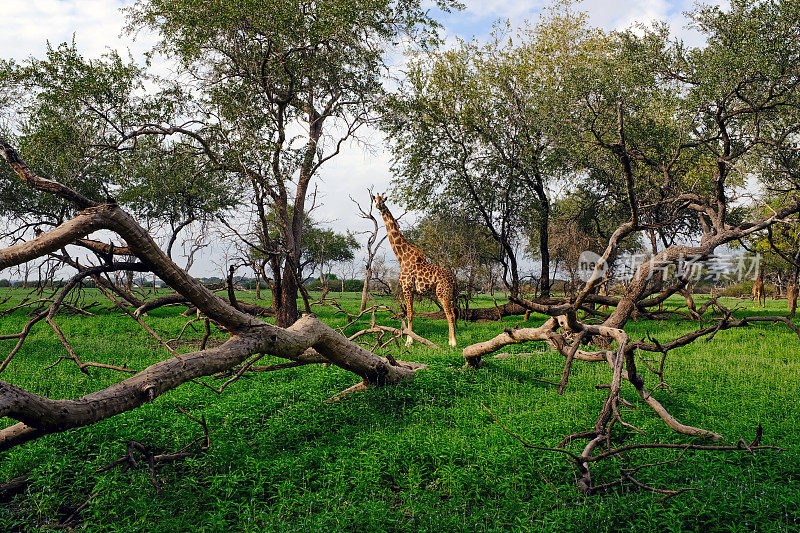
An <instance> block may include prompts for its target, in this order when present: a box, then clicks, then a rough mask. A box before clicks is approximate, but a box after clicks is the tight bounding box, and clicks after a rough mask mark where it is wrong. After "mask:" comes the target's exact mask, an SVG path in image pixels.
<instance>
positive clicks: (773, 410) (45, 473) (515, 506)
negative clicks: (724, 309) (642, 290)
mask: <svg viewBox="0 0 800 533" xmlns="http://www.w3.org/2000/svg"><path fill="white" fill-rule="evenodd" d="M9 291H10V290H9V289H0V301H2V299H4V298H5V297H6V296H7V295H9V294H11V292H9ZM21 294H22V293H21V292H20V291H18V290H17V291H16V292H14V298H13V299H12V300H11V301H9V302H7V303H6V304H4V305H3V306H2V308H4V309H7V308H8V307H10V306H11V305H12V303H13V302H14V301H18V299H19V298H20V297H21ZM332 296H334V297H336V298H339V299H341V301H342V303H343V305H344V306H345V307H347V308H350V309H355V308H356V307H357V305H358V295H356V294H348V293H345V294H344V295H338V294H334V295H332ZM241 297H242V298H245V299H247V298H251V299H252V295H242V296H241ZM86 298H87V301H92V300H94V299H99V297H98V296H97V293H94V292H93V291H89V293H88V294H87V296H86ZM737 302H738V301H736V300H728V301H727V303H728V304H730V305H735V304H736V303H737ZM744 302H745V303H746V301H744ZM387 303H388V301H387ZM673 303H674V304H675V305H679V304H680V303H681V301H678V300H675V301H674V302H673ZM785 303H786V302H785V301H779V302H773V301H769V302H768V308H767V310H766V312H765V311H761V313H763V314H776V313H784V312H785ZM477 305H491V300H488V299H487V300H485V301H483V302H479V303H478V304H477ZM428 309H429V310H433V307H432V305H430V304H429V305H428ZM181 310H182V309H180V308H165V309H161V310H157V311H154V312H151V313H150V315H149V316H148V317H146V319H145V320H146V322H147V323H148V324H149V325H150V326H151V327H152V328H153V329H155V330H156V331H157V332H158V333H159V334H161V335H163V336H164V337H166V338H169V337H171V336H175V334H176V333H177V331H179V330H180V328H181V327H182V325H183V324H184V323H185V321H186V319H185V318H184V317H182V316H180V315H179V312H180V311H181ZM419 310H425V306H424V305H423V306H421V308H420V309H419ZM315 311H316V312H317V313H318V315H319V316H320V318H322V319H323V320H325V321H326V322H328V323H330V324H332V325H336V324H341V323H342V318H341V316H334V314H333V310H332V309H331V308H329V307H315ZM745 313H748V314H754V313H756V311H753V310H749V311H745V310H742V311H738V312H737V315H739V316H743V315H744V314H745ZM97 315H98V316H97V317H75V316H68V315H61V316H59V317H58V318H57V321H58V323H59V324H60V325H61V327H62V328H63V329H64V332H65V333H66V335H67V336H68V338H70V339H71V341H72V342H73V346H74V347H75V348H76V350H77V351H78V353H79V354H80V355H81V356H82V357H84V359H85V360H91V361H96V362H108V363H114V364H122V363H125V364H127V365H128V366H129V367H132V368H136V369H141V368H144V367H145V366H147V365H148V364H150V363H152V362H154V361H157V360H159V359H163V358H165V357H167V353H166V351H165V350H163V349H160V348H159V346H158V345H157V343H156V342H155V341H154V340H153V339H151V338H150V337H149V336H148V335H147V334H146V333H145V332H144V331H142V330H141V328H140V327H139V326H138V325H137V324H135V323H134V322H133V321H132V320H130V319H129V318H127V317H120V316H118V315H119V314H118V313H116V312H113V311H98V312H97ZM26 319H27V316H26V315H25V314H24V312H22V311H19V312H16V313H14V314H12V315H8V316H3V317H0V334H7V333H13V332H17V331H19V329H20V328H21V327H22V325H23V324H24V322H25V320H26ZM542 320H543V317H541V316H535V315H534V316H532V317H531V319H530V321H529V323H528V325H538V324H540V323H541V322H542ZM520 321H521V317H509V318H507V319H506V320H505V321H504V322H500V323H487V324H464V323H459V327H458V332H457V336H458V341H459V347H458V348H457V349H449V348H447V326H446V323H445V322H444V321H435V320H425V319H420V320H418V321H416V323H415V330H416V331H417V332H418V333H420V334H421V335H423V336H425V337H427V338H430V339H431V340H433V341H434V342H436V343H437V344H439V345H440V346H443V347H445V349H444V350H443V351H441V352H439V351H435V350H433V349H429V348H425V347H422V346H419V345H415V346H414V347H412V348H411V349H410V350H408V351H407V350H405V349H402V350H401V349H400V348H399V347H394V348H392V350H393V351H392V353H394V354H395V355H396V356H397V357H398V358H402V359H406V360H413V361H421V362H425V363H428V364H429V367H428V369H426V370H425V371H423V372H421V373H419V374H418V375H417V377H416V378H415V379H414V380H412V381H409V382H407V383H403V384H401V385H399V386H396V387H388V388H382V389H375V390H369V391H367V392H364V393H360V394H357V395H355V396H352V397H350V398H348V399H347V400H345V401H342V402H338V403H334V404H328V403H324V400H325V399H326V398H328V397H330V396H332V395H333V394H335V393H337V392H338V391H341V390H342V389H345V388H347V387H348V386H350V385H353V384H355V383H356V382H357V379H356V378H355V377H354V376H353V375H351V374H348V373H346V372H344V371H342V370H339V369H337V368H335V367H330V368H324V367H322V366H319V365H314V366H307V367H301V368H294V369H288V370H284V371H281V372H273V373H263V374H256V375H248V376H247V377H245V378H243V379H242V380H241V381H240V382H238V383H236V384H234V385H233V386H231V387H230V388H228V389H226V391H225V392H224V393H223V394H222V395H221V396H220V395H217V394H215V393H214V392H213V391H211V390H209V389H207V388H205V387H201V386H199V385H195V384H189V385H185V386H183V387H181V388H179V389H177V390H175V391H173V392H171V393H168V394H165V395H164V396H161V397H159V398H157V399H156V401H155V402H154V403H153V404H150V405H146V406H144V407H142V408H140V409H137V410H135V411H132V412H128V413H125V414H122V415H120V416H117V417H115V418H112V419H109V420H106V421H103V422H100V423H98V424H95V425H93V426H90V427H87V428H80V429H77V430H71V431H67V432H64V433H61V434H58V435H51V436H48V437H45V438H43V439H40V440H38V441H36V442H33V443H29V444H27V445H23V446H21V447H19V448H18V449H15V450H12V451H10V452H6V453H3V454H0V481H2V480H7V479H10V478H12V477H14V476H18V475H21V474H23V473H26V472H30V473H31V475H32V484H31V485H30V487H29V489H28V490H27V492H26V493H24V494H20V495H18V496H17V497H16V498H15V499H14V500H13V501H12V502H10V503H8V504H4V505H3V506H2V507H0V530H3V531H6V530H22V531H29V530H37V529H40V530H48V529H51V528H53V527H54V525H55V524H57V523H58V522H59V521H60V520H63V519H64V518H66V516H68V515H69V514H71V513H72V512H73V511H74V510H75V508H76V507H78V506H80V505H81V504H83V503H84V502H86V501H87V500H90V501H89V503H88V504H87V505H86V507H85V509H84V510H83V511H82V512H81V513H80V518H81V521H82V525H83V527H85V528H86V529H87V530H91V531H112V530H113V531H171V532H176V531H198V530H199V531H273V530H274V531H496V530H514V531H592V532H596V531H800V511H798V506H799V505H800V437H799V436H798V435H800V403H798V399H797V393H798V391H797V387H798V383H800V355H798V353H799V352H798V348H800V341H798V339H797V337H796V336H794V335H793V334H792V333H791V332H788V331H787V330H786V329H785V328H783V327H781V326H778V325H775V326H773V325H766V324H765V325H756V326H753V327H750V328H748V329H741V330H733V331H725V332H721V333H719V334H718V335H717V336H716V337H715V338H714V339H713V340H712V341H711V342H705V341H702V340H701V341H699V342H696V343H695V344H694V345H692V346H689V347H686V348H683V349H680V350H675V351H674V352H671V354H670V357H669V359H668V363H667V370H666V375H667V379H668V382H669V383H670V384H671V385H672V387H673V389H674V393H669V392H664V391H659V392H656V393H655V394H656V396H657V397H658V399H659V400H660V401H661V402H662V403H663V404H664V405H665V406H666V407H667V408H668V409H669V410H670V411H671V412H672V413H673V414H674V415H675V416H677V417H678V418H679V420H681V421H682V422H685V423H687V424H692V425H697V426H700V427H704V428H707V429H711V430H714V431H717V432H719V433H721V434H722V435H723V436H724V437H725V438H726V440H728V441H731V442H735V441H736V440H737V439H739V438H740V437H742V438H744V439H745V440H748V441H749V440H751V439H752V438H753V436H754V433H755V428H756V426H757V425H758V424H759V423H760V424H762V425H763V426H764V440H765V443H767V444H775V445H778V446H783V447H785V448H786V449H787V451H786V452H782V453H779V452H764V453H761V454H759V455H758V456H757V457H753V456H750V455H748V454H746V453H728V454H713V455H712V454H704V453H693V454H685V455H683V456H680V460H679V461H678V462H677V463H675V464H669V465H664V466H660V467H657V468H651V469H647V470H645V471H643V472H642V474H641V478H642V480H643V481H645V482H647V483H650V484H652V485H655V486H661V487H668V488H679V487H690V488H693V489H696V490H694V491H691V492H686V493H683V494H681V495H680V496H678V497H676V498H672V499H669V500H667V501H665V502H662V501H660V497H659V496H657V495H653V494H649V493H642V492H626V493H622V492H615V493H611V494H606V495H599V496H594V497H591V498H583V497H580V496H579V495H578V493H577V492H576V490H575V489H574V487H573V483H574V473H573V471H572V469H571V468H570V467H569V465H568V464H567V463H566V462H565V461H564V459H563V458H562V457H561V456H557V455H554V454H552V453H547V452H538V451H528V450H525V449H523V448H522V447H521V446H520V445H519V443H518V442H517V441H515V440H513V439H511V438H510V437H509V436H508V435H506V434H505V433H504V432H503V431H502V430H501V429H500V428H499V427H498V426H497V425H496V424H494V423H493V422H492V419H491V417H490V416H489V415H488V414H487V413H486V412H485V411H484V410H483V409H482V408H481V403H484V404H485V405H486V406H488V407H489V408H490V409H491V410H492V411H493V412H494V413H495V414H496V415H497V416H498V417H499V418H500V419H501V420H502V421H503V422H504V423H505V424H506V425H507V426H508V427H509V428H510V429H511V430H513V431H515V432H517V433H519V434H520V435H522V436H524V438H526V439H527V440H528V441H530V442H533V443H537V444H542V445H547V446H554V445H556V444H557V443H558V441H559V440H560V439H561V438H562V437H563V436H564V435H566V434H568V433H570V432H575V431H581V430H584V429H588V428H589V427H590V426H591V424H592V422H593V421H594V418H595V416H596V414H597V412H598V410H599V407H600V405H601V402H602V400H603V398H604V395H605V391H602V390H600V391H598V390H596V389H595V388H594V385H596V384H598V383H606V382H608V380H609V372H608V369H607V366H603V365H599V364H576V365H575V366H574V367H573V375H572V378H571V380H570V383H569V386H568V388H567V391H566V392H565V394H564V395H563V396H559V395H558V394H557V392H556V390H555V389H556V388H555V387H553V386H550V385H547V384H544V383H541V382H538V381H535V380H534V379H532V378H539V379H549V380H553V379H557V378H556V375H557V374H560V372H561V369H562V366H563V359H561V358H560V357H558V356H556V355H555V354H554V353H553V352H546V351H544V348H543V346H542V345H541V343H538V344H537V343H532V344H529V345H520V346H511V347H509V349H508V350H507V351H509V352H534V353H535V355H534V356H533V357H519V356H517V357H514V356H512V357H509V358H506V359H491V358H489V359H487V364H486V366H485V368H483V369H481V370H479V371H473V370H465V369H463V368H462V365H463V359H462V357H461V349H462V348H463V347H464V346H466V345H468V344H471V343H473V342H477V341H480V340H485V339H487V338H490V337H492V336H494V335H496V334H497V333H499V332H500V331H502V328H503V327H508V326H514V325H517V324H519V323H520ZM696 327H697V324H695V323H679V322H677V321H662V322H653V321H642V322H637V323H631V324H630V325H629V326H628V327H627V328H626V329H627V331H628V332H629V333H630V334H631V335H632V336H633V337H635V338H638V337H642V336H645V335H646V334H648V333H650V334H652V335H654V336H655V337H656V338H658V339H660V340H662V341H666V340H669V339H672V338H674V337H676V336H678V335H680V334H682V333H684V332H686V331H691V330H693V329H695V328H696ZM354 329H355V328H354ZM201 336H202V332H201V331H196V332H190V336H189V340H190V341H191V342H189V343H184V344H183V345H182V346H181V350H182V351H190V350H191V349H193V347H194V346H196V342H197V340H198V339H199V338H200V337H201ZM217 337H218V338H219V339H220V340H222V339H223V336H221V335H217ZM12 346H13V341H2V342H0V356H4V354H6V353H7V352H8V351H9V350H10V349H11V347H12ZM63 354H64V350H63V348H62V347H61V345H60V344H59V343H58V340H57V338H56V336H55V334H54V333H53V332H52V330H50V329H49V328H48V327H47V326H46V325H38V326H36V328H35V330H34V333H33V334H32V336H31V338H30V339H29V340H28V342H27V343H26V345H25V348H24V349H23V350H22V352H21V353H20V354H19V355H18V356H17V357H16V358H15V360H14V361H13V362H12V364H11V365H10V366H9V367H8V368H7V369H6V370H5V372H4V373H3V375H2V376H0V377H1V378H2V379H3V380H7V381H10V382H12V383H14V384H17V385H20V386H22V387H26V388H28V389H29V390H32V391H34V392H36V393H39V394H42V395H45V396H48V397H51V398H73V397H77V396H80V395H82V394H85V393H88V392H90V391H93V390H97V389H98V388H100V387H103V386H105V385H108V384H110V383H112V382H114V381H116V380H119V379H120V378H121V375H120V374H119V373H117V372H113V371H110V370H102V369H95V370H92V371H91V375H89V376H87V375H85V374H82V373H81V372H79V371H78V370H77V368H76V367H75V365H74V364H72V363H71V362H69V361H65V362H62V363H61V364H59V365H58V366H56V367H55V368H52V369H50V370H45V369H44V367H45V366H47V365H49V364H51V363H52V362H53V361H55V359H56V358H57V357H58V356H59V355H63ZM265 359H268V361H267V362H265V363H264V364H269V363H270V362H279V360H278V359H274V360H273V359H271V358H265ZM259 364H261V363H259ZM647 380H648V384H649V385H651V386H652V385H653V384H655V383H656V381H655V378H654V377H653V376H649V377H647ZM624 394H625V397H626V399H628V400H629V401H631V402H632V403H634V404H637V405H641V402H640V401H637V400H638V397H637V396H636V394H635V392H634V391H633V389H632V388H631V387H628V388H627V389H625V393H624ZM178 408H182V409H184V410H185V411H186V412H188V413H190V414H192V415H193V416H196V417H199V416H200V415H204V416H205V418H206V419H207V420H208V423H209V426H210V429H211V431H212V433H213V435H212V448H211V450H210V451H209V453H208V454H206V455H204V456H202V457H198V458H194V459H188V460H186V461H184V462H181V463H177V464H172V465H165V466H161V467H158V469H157V476H158V479H159V481H160V482H161V483H162V485H163V488H162V490H161V491H160V492H157V491H156V490H155V488H154V487H153V485H152V483H151V480H150V474H149V473H148V471H147V469H145V468H138V469H131V470H127V471H122V470H121V469H120V468H116V469H113V470H110V471H107V472H103V473H96V470H97V469H99V468H100V467H102V466H104V465H106V464H108V463H109V462H111V461H113V460H115V459H117V458H118V457H120V456H121V455H122V454H123V453H124V451H125V442H126V441H128V440H136V441H139V442H141V443H143V444H145V445H147V446H149V447H151V448H152V449H153V450H155V451H157V452H159V453H160V452H165V451H171V450H175V449H177V448H179V447H180V446H182V445H183V444H184V443H186V442H189V441H191V440H192V439H193V438H195V437H196V436H197V434H198V427H197V425H196V424H195V423H193V422H191V421H190V420H188V419H187V418H186V417H184V416H182V415H181V414H180V413H179V412H178ZM626 417H627V420H628V421H629V422H631V423H633V424H635V425H636V426H638V427H640V428H642V429H644V430H645V431H646V432H647V435H645V436H639V435H636V434H632V433H630V434H629V433H625V434H623V433H621V432H620V434H619V436H620V437H624V438H625V442H626V443H633V442H645V441H654V440H656V441H665V442H689V441H690V439H687V438H685V437H681V436H679V435H677V434H674V433H672V432H671V431H669V430H668V429H667V428H666V426H665V425H664V424H663V423H662V422H661V421H660V419H658V417H656V416H655V415H654V414H653V413H652V411H650V410H648V409H647V408H646V406H645V407H644V408H642V409H641V410H639V411H636V412H629V413H626ZM2 423H3V424H10V423H11V421H9V420H8V419H4V420H3V421H2ZM677 457H678V455H676V454H674V453H665V452H660V453H656V452H640V453H636V454H630V455H629V456H628V460H629V461H630V463H631V464H642V463H649V462H654V461H660V460H664V459H669V458H677ZM620 466H624V464H621V463H620V462H615V463H609V464H607V465H603V466H600V467H598V468H597V469H596V470H595V474H594V475H595V479H596V480H598V481H602V480H603V479H604V478H605V479H607V480H609V479H613V478H614V477H615V476H616V475H617V472H618V468H619V467H620Z"/></svg>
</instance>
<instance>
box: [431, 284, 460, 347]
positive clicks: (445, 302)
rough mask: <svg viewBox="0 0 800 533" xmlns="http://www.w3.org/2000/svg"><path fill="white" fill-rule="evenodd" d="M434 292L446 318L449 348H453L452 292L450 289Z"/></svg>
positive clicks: (454, 336) (454, 335)
mask: <svg viewBox="0 0 800 533" xmlns="http://www.w3.org/2000/svg"><path fill="white" fill-rule="evenodd" d="M436 292H437V294H436V296H437V297H438V298H439V302H440V303H441V304H442V309H444V316H445V317H447V329H448V330H449V331H448V333H449V335H450V341H449V342H448V344H450V346H455V345H456V344H457V343H456V313H455V311H453V297H452V292H453V290H452V288H450V287H448V288H446V290H442V291H439V290H438V287H437V291H436Z"/></svg>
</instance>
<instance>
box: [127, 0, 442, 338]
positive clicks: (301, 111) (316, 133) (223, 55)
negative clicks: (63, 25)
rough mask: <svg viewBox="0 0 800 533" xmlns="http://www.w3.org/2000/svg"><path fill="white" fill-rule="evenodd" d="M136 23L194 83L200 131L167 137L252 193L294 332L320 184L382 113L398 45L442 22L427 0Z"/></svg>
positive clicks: (185, 10)
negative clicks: (310, 203) (192, 142)
mask: <svg viewBox="0 0 800 533" xmlns="http://www.w3.org/2000/svg"><path fill="white" fill-rule="evenodd" d="M437 5H438V6H439V7H440V8H442V9H449V8H450V7H451V6H452V5H455V4H454V3H450V2H446V1H444V0H440V1H439V2H437ZM129 17H130V22H131V29H132V30H136V29H139V28H148V29H151V30H154V31H156V32H158V33H159V34H160V35H161V38H162V39H161V42H160V44H159V46H158V50H159V51H160V52H162V53H164V54H165V55H166V56H168V57H171V58H174V59H175V60H176V62H177V65H178V68H179V69H180V71H181V73H182V74H183V75H184V76H183V77H184V79H190V80H192V81H191V89H192V93H193V94H192V101H191V105H190V106H189V108H188V109H187V110H186V114H187V116H191V117H192V118H193V121H194V122H193V124H192V125H191V126H190V127H185V128H179V129H175V128H164V131H165V132H169V133H173V132H178V133H180V134H182V135H188V136H190V137H196V138H198V139H201V142H202V145H203V147H204V149H205V151H206V155H207V156H208V158H209V160H210V161H211V162H212V163H213V165H214V166H215V167H217V168H219V169H223V170H225V171H227V172H231V173H234V174H236V175H237V176H238V177H239V179H240V181H241V183H243V184H246V185H247V186H248V187H249V189H250V198H249V200H250V203H251V205H253V220H254V223H253V224H252V227H251V230H250V231H249V232H248V233H249V234H250V236H249V237H247V238H248V239H249V240H250V244H251V245H252V246H254V247H257V248H259V249H260V252H261V253H262V254H264V255H265V256H268V257H269V258H270V261H269V264H270V268H271V270H272V273H273V276H272V277H273V279H274V280H275V283H274V284H273V302H274V306H275V311H276V320H277V324H278V325H280V326H284V327H285V326H288V325H290V324H291V323H293V322H294V321H295V320H296V319H297V317H298V312H297V291H298V284H299V280H300V265H301V253H302V250H301V243H302V238H303V231H304V221H303V213H305V211H306V209H307V206H306V200H307V195H308V192H309V187H310V185H311V183H312V180H313V178H314V176H315V175H316V174H317V173H318V172H319V170H320V168H321V167H322V165H323V164H324V163H325V162H327V161H329V160H330V159H331V158H333V157H335V156H336V155H337V154H338V153H339V151H340V149H341V147H342V145H343V143H344V142H345V141H347V140H348V139H350V138H352V137H353V136H354V135H355V134H356V131H357V130H358V129H359V128H360V127H361V126H362V125H363V124H364V123H365V122H366V121H368V120H369V119H370V117H371V116H372V114H373V106H374V104H375V102H376V101H377V100H378V99H379V98H380V96H381V95H382V94H383V88H382V79H381V77H382V75H383V73H384V70H383V67H384V54H385V52H386V51H387V49H388V48H389V47H390V46H392V45H393V43H394V42H395V41H397V40H398V39H400V38H401V37H404V36H410V37H411V38H412V39H416V40H418V41H419V42H421V43H423V44H432V43H433V42H434V41H435V32H434V31H433V30H434V29H435V28H436V23H435V22H434V21H433V20H432V19H431V18H430V17H429V16H428V14H427V11H426V8H423V6H422V5H421V2H420V1H419V0H412V1H410V2H394V1H389V0H379V1H377V2H375V1H364V0H347V1H341V2H333V3H331V2H308V1H306V0H271V1H268V2H262V1H260V0H258V1H257V0H236V1H233V2H213V3H207V2H196V1H194V0H140V1H138V2H137V3H136V4H135V5H134V6H133V7H132V8H131V9H130V10H129ZM326 132H327V134H326ZM271 210H272V211H275V213H276V214H277V217H276V218H275V219H274V221H272V220H270V219H269V217H268V215H269V212H270V211H271ZM229 223H230V224H231V225H233V223H232V222H229ZM273 223H274V224H276V226H275V227H276V228H277V233H276V232H273V231H272V229H271V228H272V227H273V226H272V225H273ZM238 233H239V234H240V235H243V234H242V233H241V232H238ZM272 235H277V237H273V236H272Z"/></svg>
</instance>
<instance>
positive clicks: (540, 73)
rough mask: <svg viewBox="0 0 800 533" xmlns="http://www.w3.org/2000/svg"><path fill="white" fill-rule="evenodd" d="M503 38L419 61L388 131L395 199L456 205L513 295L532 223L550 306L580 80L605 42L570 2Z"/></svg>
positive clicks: (498, 33)
mask: <svg viewBox="0 0 800 533" xmlns="http://www.w3.org/2000/svg"><path fill="white" fill-rule="evenodd" d="M506 32H507V30H504V28H502V27H497V28H496V29H495V34H494V37H493V39H492V41H491V42H490V43H489V44H487V45H485V46H479V45H478V44H477V43H475V42H463V41H462V42H459V43H458V45H457V46H456V48H455V49H453V50H449V51H445V52H434V53H428V54H425V55H424V56H421V57H419V58H418V59H417V60H416V61H414V62H412V64H411V67H410V71H409V74H408V77H407V79H406V80H405V81H404V83H403V84H402V86H401V88H400V90H399V92H398V94H397V95H396V96H395V97H394V98H392V99H391V100H389V101H388V104H387V108H388V114H387V120H386V121H385V123H384V124H385V129H386V131H387V132H388V134H389V136H390V139H391V140H392V147H393V151H394V154H395V169H396V171H397V178H396V180H395V184H396V187H397V190H398V192H399V193H400V194H401V195H402V197H403V198H404V199H405V200H406V202H407V203H408V204H409V205H412V206H414V207H417V208H421V209H426V208H432V207H433V206H437V208H438V207H439V206H448V207H449V208H451V209H457V210H460V211H463V212H465V213H467V214H468V216H470V217H472V218H474V219H475V220H479V221H480V222H481V223H482V225H483V226H484V227H485V228H486V229H487V230H488V232H489V233H490V235H491V236H492V238H493V239H495V240H496V241H497V243H498V244H499V245H500V246H501V247H502V251H503V253H502V255H501V259H502V262H503V264H504V265H505V269H506V273H507V274H508V276H507V278H506V279H508V278H510V280H509V281H508V283H509V285H510V287H511V292H512V294H516V293H517V292H518V291H519V283H520V281H519V272H518V266H517V265H518V259H517V246H518V244H519V241H520V228H521V227H523V225H524V224H525V223H526V222H529V223H530V222H534V221H535V224H536V226H537V227H538V231H537V232H536V234H537V235H538V238H539V244H538V246H537V249H536V252H537V255H538V256H539V258H540V272H541V287H542V294H543V295H548V294H549V286H550V262H551V261H550V249H549V246H548V238H549V231H548V226H549V223H550V219H551V206H552V201H553V200H552V194H553V193H552V190H551V189H552V188H553V187H555V186H556V185H557V183H558V182H559V181H563V179H564V177H565V176H566V175H567V174H568V173H569V172H570V170H571V168H572V166H573V163H572V159H571V158H570V150H575V149H576V148H577V147H576V146H575V138H574V135H572V133H571V130H570V129H569V128H568V127H565V126H567V125H568V124H565V122H567V118H568V117H569V115H570V114H571V113H573V108H574V103H575V100H574V98H575V93H576V91H575V85H576V84H577V83H578V82H577V80H576V79H575V78H574V76H573V75H572V70H574V68H575V66H576V65H580V64H583V63H584V62H585V61H586V60H587V58H588V57H592V56H594V55H597V54H599V53H602V52H603V51H604V50H605V48H604V46H605V45H604V43H605V40H604V37H603V35H602V34H601V33H600V32H598V31H596V30H592V29H588V28H587V24H586V17H585V15H582V14H580V13H575V12H573V11H572V10H571V9H570V3H569V2H563V3H561V4H557V5H555V6H553V7H552V8H551V10H550V11H549V15H548V16H547V17H546V18H545V19H543V20H542V22H541V23H540V24H538V25H536V26H532V27H529V28H527V29H525V30H524V31H523V32H521V34H520V35H517V36H516V40H515V39H514V38H511V37H507V36H506ZM530 213H535V215H531V214H530Z"/></svg>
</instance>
